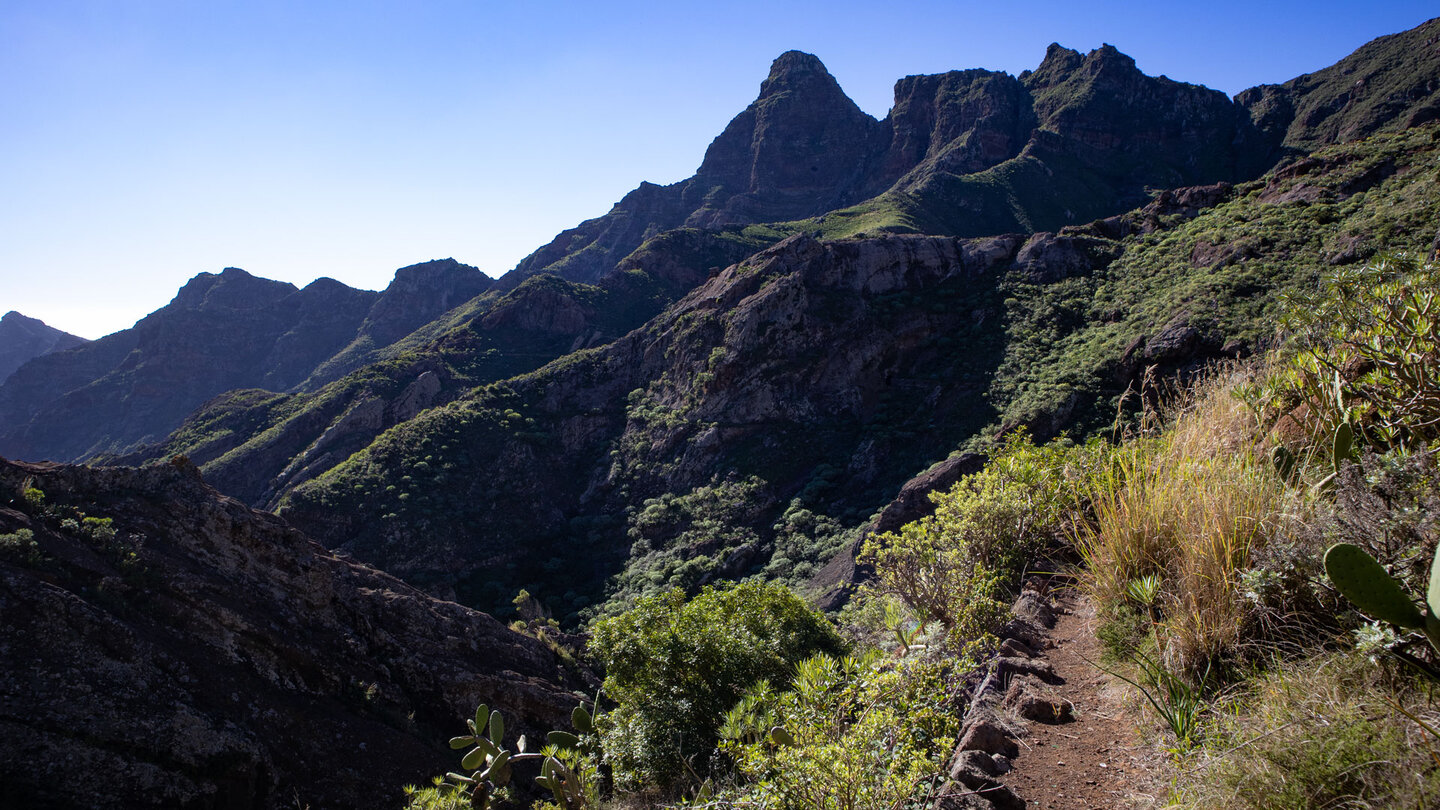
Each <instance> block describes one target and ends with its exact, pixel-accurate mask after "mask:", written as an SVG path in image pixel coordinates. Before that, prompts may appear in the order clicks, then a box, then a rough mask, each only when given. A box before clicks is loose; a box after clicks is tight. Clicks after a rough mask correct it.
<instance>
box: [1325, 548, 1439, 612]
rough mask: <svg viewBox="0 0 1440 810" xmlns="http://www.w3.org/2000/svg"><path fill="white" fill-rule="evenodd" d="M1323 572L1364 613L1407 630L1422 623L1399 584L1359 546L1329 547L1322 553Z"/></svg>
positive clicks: (1416, 609)
mask: <svg viewBox="0 0 1440 810" xmlns="http://www.w3.org/2000/svg"><path fill="white" fill-rule="evenodd" d="M1325 573H1327V574H1329V575H1330V580H1331V581H1332V582H1334V583H1335V587H1336V588H1337V589H1339V591H1340V593H1342V594H1344V595H1345V598H1346V599H1349V600H1350V601H1351V602H1352V603H1354V605H1355V607H1357V608H1359V609H1360V611H1361V612H1362V613H1364V614H1365V615H1367V616H1369V617H1371V618H1373V619H1379V620H1381V621H1385V622H1389V623H1391V624H1393V625H1396V626H1397V627H1404V628H1407V629H1418V628H1421V627H1424V626H1425V617H1424V615H1423V614H1421V613H1420V610H1419V609H1418V608H1416V607H1415V605H1414V603H1412V602H1411V601H1410V598H1409V597H1408V596H1406V595H1405V592H1404V591H1402V590H1400V584H1399V583H1397V582H1396V581H1395V580H1394V579H1393V578H1391V576H1390V575H1389V574H1388V573H1386V571H1385V569H1384V568H1383V567H1381V565H1380V563H1378V562H1376V561H1375V558H1374V557H1371V556H1370V555H1369V554H1367V553H1366V552H1365V550H1364V549H1362V548H1360V547H1359V546H1356V545H1351V544H1350V543H1336V544H1335V545H1333V546H1331V547H1330V550H1329V551H1326V552H1325Z"/></svg>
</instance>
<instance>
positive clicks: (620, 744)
mask: <svg viewBox="0 0 1440 810" xmlns="http://www.w3.org/2000/svg"><path fill="white" fill-rule="evenodd" d="M842 647H843V642H842V641H841V640H840V637H839V636H838V635H837V634H836V633H835V631H834V629H832V628H831V627H830V625H829V624H828V623H827V622H826V620H825V619H824V617H823V616H821V615H820V614H818V613H816V612H815V611H813V610H811V609H810V608H809V607H807V606H806V605H805V603H804V602H802V601H801V600H800V599H799V598H798V597H796V596H795V595H794V594H793V593H791V592H790V591H789V590H786V589H785V588H783V587H780V586H778V585H773V584H767V583H760V582H755V581H751V582H745V583H742V584H739V585H734V586H726V587H715V586H708V587H706V588H705V589H704V590H703V591H702V592H701V593H700V594H699V595H698V596H696V597H695V598H694V599H692V600H690V601H688V602H687V601H686V600H685V595H684V593H683V592H681V591H679V590H672V591H669V592H667V593H664V594H660V595H658V596H652V597H646V598H643V599H641V600H639V601H638V602H637V604H636V605H635V607H634V608H632V609H631V610H629V611H628V612H626V613H624V614H623V615H620V616H617V617H614V618H610V619H605V620H602V621H600V622H598V623H597V624H596V625H595V628H594V635H593V637H592V638H591V641H590V649H591V652H592V653H593V654H594V655H595V656H596V657H597V658H598V659H599V660H600V662H601V663H602V664H603V665H604V667H605V671H606V678H605V693H606V694H608V695H609V696H610V697H611V698H612V699H613V700H614V701H615V703H616V706H615V708H614V710H613V711H610V712H608V713H606V714H605V715H604V716H603V722H602V723H601V730H602V736H603V748H604V751H605V758H606V760H607V761H608V762H609V763H610V765H611V766H612V768H613V770H614V776H615V781H616V783H617V785H618V786H620V787H622V788H626V789H630V788H637V787H639V786H641V785H657V786H660V787H668V786H671V785H674V784H675V783H676V782H677V781H679V780H680V779H681V778H682V777H683V776H684V775H685V774H686V773H687V771H692V770H693V771H694V772H695V773H703V772H705V771H707V770H708V768H709V759H710V756H711V753H712V752H713V751H714V749H715V743H716V741H717V739H718V737H717V729H718V727H719V725H720V721H721V718H722V717H723V716H724V714H725V712H726V711H728V710H729V709H730V708H731V707H732V706H734V704H735V702H736V701H737V700H738V699H739V698H740V696H741V695H742V694H743V693H744V692H745V690H746V689H748V688H749V687H750V686H751V685H752V684H754V683H756V682H757V681H760V680H768V681H770V682H771V683H777V684H784V683H788V682H789V680H790V675H791V668H792V667H793V666H794V665H795V664H796V663H797V662H799V661H801V660H803V659H805V658H807V657H809V656H811V655H813V654H815V653H817V652H831V653H837V652H839V651H841V649H842Z"/></svg>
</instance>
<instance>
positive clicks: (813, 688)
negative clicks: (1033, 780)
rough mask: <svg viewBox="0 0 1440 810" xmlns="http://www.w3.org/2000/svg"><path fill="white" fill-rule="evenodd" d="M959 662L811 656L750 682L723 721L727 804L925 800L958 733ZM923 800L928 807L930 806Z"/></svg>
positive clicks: (857, 804)
mask: <svg viewBox="0 0 1440 810" xmlns="http://www.w3.org/2000/svg"><path fill="white" fill-rule="evenodd" d="M960 669H962V667H961V665H960V662H958V661H956V660H945V659H940V660H922V659H918V658H908V659H905V660H903V661H889V660H886V659H884V658H881V657H880V656H878V655H876V654H874V653H872V654H870V655H866V656H846V657H843V658H834V657H831V656H827V655H817V656H813V657H811V658H809V659H807V660H805V661H802V662H801V663H800V664H799V665H797V666H796V668H795V678H794V682H793V687H792V688H791V689H789V690H786V691H782V692H777V691H776V690H774V689H772V688H771V687H770V685H769V684H768V683H761V684H757V685H756V686H755V687H754V688H752V689H751V690H750V691H749V692H747V693H746V695H745V697H744V698H742V699H741V701H740V702H739V703H738V704H736V706H735V708H734V709H732V710H731V711H730V712H729V713H728V714H727V715H726V720H725V723H724V724H723V725H722V732H721V733H722V736H723V737H724V738H725V741H724V743H723V747H724V750H725V751H726V753H727V754H729V755H730V756H731V757H733V759H734V760H735V763H736V766H737V770H738V771H739V773H740V775H741V776H742V777H743V778H744V779H745V780H747V782H746V784H744V785H743V786H741V787H739V788H738V789H736V790H735V791H734V793H735V794H736V795H735V796H734V797H733V805H734V806H762V807H777V808H834V809H835V810H852V809H853V810H860V809H861V808H872V807H899V806H903V805H906V804H907V803H910V802H918V801H921V800H925V799H927V798H929V794H930V793H931V791H932V790H933V788H934V787H935V786H936V784H937V783H938V782H937V780H936V779H935V778H934V777H935V776H936V775H937V774H939V773H940V772H941V770H942V769H943V763H944V758H945V757H946V756H948V754H949V753H950V750H951V748H952V747H953V744H954V737H955V735H956V734H957V733H958V732H959V716H960V712H959V711H958V709H959V705H958V704H959V703H960V702H961V701H962V698H961V697H960V693H961V691H962V689H961V686H960V684H959V679H958V678H957V677H955V676H956V673H957V672H958V671H959V670H960ZM923 806H929V805H928V804H926V805H923Z"/></svg>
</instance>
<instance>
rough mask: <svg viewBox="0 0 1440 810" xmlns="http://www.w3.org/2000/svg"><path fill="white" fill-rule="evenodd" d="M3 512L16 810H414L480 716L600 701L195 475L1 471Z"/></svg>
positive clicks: (1, 708) (515, 717)
mask: <svg viewBox="0 0 1440 810" xmlns="http://www.w3.org/2000/svg"><path fill="white" fill-rule="evenodd" d="M26 490H30V491H31V492H32V494H31V495H30V496H29V497H25V496H24V495H23V492H24V491H26ZM0 493H3V494H0V538H3V540H4V542H0V611H3V614H4V616H5V621H4V622H3V623H0V731H3V733H0V803H3V804H4V805H5V806H6V807H27V808H62V807H64V808H68V807H93V808H133V807H167V808H182V807H183V808H216V807H227V808H256V809H257V810H259V809H260V808H280V807H295V806H297V805H298V806H304V807H310V808H313V810H322V808H342V807H343V808H377V809H378V808H393V807H398V806H400V804H401V803H402V801H403V799H402V796H401V787H402V786H403V785H405V784H407V783H420V782H424V781H426V780H428V778H429V777H430V776H431V775H434V774H437V773H441V772H443V771H444V769H446V768H447V767H454V755H453V753H451V752H449V751H447V750H445V748H444V746H443V743H442V741H443V740H444V739H446V738H448V737H449V736H452V735H453V734H454V733H456V731H457V730H458V729H457V727H458V728H461V729H463V720H464V718H465V717H468V716H470V715H471V714H472V713H473V712H474V710H475V706H476V705H477V704H479V703H481V702H485V703H488V704H489V705H491V706H495V707H499V708H502V710H503V711H505V713H506V714H507V716H508V718H509V720H510V721H511V727H512V728H517V729H518V730H519V731H520V732H524V731H527V730H528V731H531V732H532V733H533V732H534V731H535V730H543V729H548V728H552V727H555V726H556V725H558V724H560V723H563V720H564V718H566V717H568V713H569V711H570V709H571V708H573V706H574V703H575V700H574V698H573V697H572V694H571V693H569V692H568V691H567V689H569V688H586V687H587V684H586V683H584V682H583V681H577V680H574V679H573V677H572V676H571V675H570V674H569V673H567V671H566V670H565V669H564V667H563V666H562V663H561V661H560V660H559V659H558V658H557V656H556V654H555V653H554V652H553V651H552V650H551V649H549V648H547V647H546V646H545V645H544V644H542V643H541V642H539V641H536V640H534V639H532V638H528V637H525V636H522V635H519V634H517V633H515V632H512V631H510V630H509V629H507V628H506V627H505V626H504V625H502V624H500V623H499V622H498V621H496V620H494V619H493V618H491V617H490V616H487V615H485V614H482V613H477V612H475V611H472V610H468V609H466V608H463V607H461V606H459V605H456V604H454V603H450V602H442V601H439V600H436V599H434V598H432V597H429V596H426V595H425V594H422V593H420V592H418V591H416V590H414V589H413V588H410V587H408V586H406V585H404V584H402V583H401V582H399V581H398V580H396V579H394V578H393V577H390V576H388V575H386V574H382V573H380V572H378V571H376V570H374V569H372V568H367V567H365V566H363V565H359V564H356V563H354V562H351V561H347V560H344V559H341V558H338V557H336V556H334V555H333V554H331V553H329V552H327V551H325V550H324V549H323V548H321V547H320V546H319V545H317V544H316V543H314V542H312V541H311V540H309V539H308V538H306V537H305V536H304V535H302V534H300V533H299V532H297V531H295V530H294V529H292V528H291V527H289V526H287V525H286V524H285V523H284V522H283V521H281V520H279V519H277V518H275V517H274V516H273V515H267V514H263V513H258V512H253V511H251V510H250V509H248V508H246V507H245V506H243V505H242V504H240V503H239V502H237V501H234V500H231V499H229V498H225V497H223V496H221V495H219V494H218V493H216V492H215V491H214V490H212V489H210V488H209V487H207V486H205V485H204V484H203V483H201V482H200V479H199V476H198V475H196V474H195V472H194V469H193V468H184V467H176V466H173V465H157V466H154V467H149V468H146V469H142V470H136V469H121V468H103V469H95V468H84V467H60V466H56V465H32V464H12V463H10V462H6V461H4V460H0ZM40 493H43V495H42V494H40ZM511 733H512V734H513V733H516V732H511ZM77 768H79V769H82V770H87V771H91V772H94V773H103V774H104V775H105V776H104V779H103V780H101V781H100V782H97V781H96V780H93V779H79V778H76V776H75V774H76V770H77Z"/></svg>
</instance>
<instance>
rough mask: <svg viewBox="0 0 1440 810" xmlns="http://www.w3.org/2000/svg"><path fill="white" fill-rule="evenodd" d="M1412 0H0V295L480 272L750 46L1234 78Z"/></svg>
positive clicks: (887, 82)
mask: <svg viewBox="0 0 1440 810" xmlns="http://www.w3.org/2000/svg"><path fill="white" fill-rule="evenodd" d="M1436 13H1437V11H1436V9H1435V7H1433V5H1432V4H1430V3H1420V2H1387V3H1367V4H1364V5H1363V6H1362V4H1359V3H1341V2H1328V3H1327V2H1315V3H1295V2H1272V3H1259V2H1253V0H1252V2H1245V3H1238V2H1207V3H1184V4H1177V3H1167V2H1155V1H1153V0H1152V2H1145V3H1122V2H1116V3H1105V2H1092V3H1075V2H1065V3H1052V2H1029V3H1024V4H999V3H994V2H989V3H971V2H949V3H944V2H903V0H902V1H900V2H891V3H887V4H882V3H873V2H872V3H852V2H826V3H801V2H783V0H772V2H736V3H721V2H714V3H706V4H684V3H675V2H669V3H652V2H626V1H625V0H612V2H605V3H595V2H584V3H565V2H543V1H542V0H532V2H525V3H518V2H517V3H511V2H478V1H472V2H459V1H458V0H443V1H440V2H425V0H410V2H403V3H402V2H389V0H347V1H346V2H303V1H302V0H289V1H288V2H275V1H272V0H246V2H232V1H231V0H90V1H89V2H80V1H78V0H38V1H37V0H5V2H4V3H0V110H3V113H0V188H3V189H4V194H3V197H0V312H3V311H6V310H10V309H15V310H19V311H21V312H23V313H25V314H26V315H30V316H32V317H37V318H41V319H42V320H45V321H46V322H47V323H50V324H51V325H54V326H57V327H59V328H62V329H65V330H67V331H71V332H75V333H77V334H80V335H83V336H85V337H91V338H94V337H99V336H101V335H103V334H107V333H109V332H112V331H115V330H117V329H122V328H125V327H127V326H129V325H130V324H132V323H134V322H135V321H136V320H137V319H139V318H140V317H142V316H144V315H145V314H146V313H148V312H151V311H153V310H155V309H157V308H159V307H161V306H163V305H164V304H165V303H166V302H167V301H169V300H170V298H171V297H173V296H174V294H175V291H176V290H177V289H178V288H179V287H180V286H181V285H182V284H183V283H184V282H185V281H186V280H187V279H189V278H190V277H192V276H193V275H195V274H196V273H199V272H204V271H208V272H218V271H220V270H221V269H222V268H224V267H228V266H235V267H242V268H244V269H246V270H248V271H250V272H252V273H254V274H256V275H260V276H265V277H267V278H276V279H283V280H286V281H290V282H293V283H295V284H297V285H300V286H303V285H304V284H306V283H309V282H310V281H312V280H314V279H315V278H318V277H320V276H330V277H332V278H336V279H339V280H340V281H343V282H345V283H346V284H349V285H351V286H354V287H362V288H367V289H381V288H383V287H384V286H385V285H386V284H387V283H388V282H389V280H390V277H391V276H392V275H393V273H394V271H395V269H396V268H398V267H401V266H403V265H406V264H412V263H414V262H419V261H425V260H428V259H432V258H443V257H446V256H454V257H455V258H457V259H459V260H461V261H464V262H468V263H470V264H474V265H476V266H478V267H480V268H481V269H482V270H484V271H485V272H487V273H489V274H491V275H496V276H498V275H500V274H502V273H504V272H505V271H506V270H508V269H510V268H511V267H513V266H514V264H515V263H516V262H517V261H519V259H521V258H522V257H523V256H525V255H526V254H528V253H529V252H530V251H532V250H533V249H535V248H536V247H539V246H540V245H542V244H544V243H545V242H547V241H548V240H549V239H550V238H551V237H552V236H554V235H555V234H556V233H557V232H559V231H560V230H563V229H564V228H567V227H570V226H572V225H574V224H576V223H578V222H580V221H581V220H583V219H587V218H590V217H594V216H598V215H600V214H603V213H605V212H606V211H607V210H609V208H610V206H611V205H612V204H613V203H614V202H615V201H617V200H618V199H620V197H621V196H623V195H624V194H625V192H627V191H629V190H630V189H631V188H633V187H635V186H636V185H637V184H638V183H639V182H640V181H642V180H649V181H651V182H656V183H670V182H674V181H677V180H681V179H683V178H685V177H688V176H689V175H690V174H691V173H693V172H694V170H695V168H696V167H697V166H698V165H699V163H700V160H701V158H702V157H703V155H704V152H705V147H706V146H707V145H709V143H710V141H711V139H713V138H714V137H715V136H716V135H717V134H719V132H720V131H721V129H722V128H723V127H724V125H725V123H726V122H727V121H728V120H729V119H730V118H731V117H732V116H734V115H735V114H736V113H737V112H739V111H740V110H741V109H743V108H744V106H745V105H746V104H747V103H749V102H750V100H751V99H753V98H754V96H755V94H756V92H757V91H758V89H759V86H760V82H761V80H762V79H764V77H765V75H766V73H767V71H768V69H769V65H770V61H771V60H772V59H773V58H774V57H775V56H777V55H778V54H780V53H781V52H783V51H785V50H788V49H791V48H795V49H799V50H804V51H809V52H811V53H814V54H816V55H818V56H819V57H820V58H821V60H822V61H824V63H825V64H826V66H827V67H828V68H829V69H830V72H831V73H832V74H834V75H835V77H836V78H837V79H838V80H839V82H840V84H841V86H842V87H843V88H844V89H845V90H846V92H847V93H849V95H850V96H851V98H853V99H855V101H856V102H857V103H858V104H859V105H860V106H861V107H862V108H863V109H865V110H866V111H867V112H869V113H870V114H872V115H874V116H876V117H883V116H884V115H885V113H886V112H887V110H888V109H889V105H890V102H891V100H892V95H891V93H892V89H893V85H894V82H895V80H896V79H898V78H900V77H902V76H905V75H908V74H916V73H937V72H942V71H945V70H954V69H961V68H969V67H985V68H990V69H995V70H1005V71H1008V72H1011V73H1018V72H1020V71H1022V70H1025V69H1027V68H1033V67H1034V66H1035V65H1036V64H1038V63H1039V61H1040V59H1041V58H1042V57H1043V56H1044V52H1045V47H1046V46H1047V45H1048V44H1049V43H1050V42H1053V41H1058V42H1060V43H1061V44H1063V45H1066V46H1068V47H1072V48H1076V49H1078V50H1081V51H1088V50H1091V49H1093V48H1097V47H1099V46H1100V45H1101V44H1102V43H1107V42H1108V43H1110V44H1113V45H1115V46H1116V47H1117V48H1119V49H1120V50H1121V51H1124V52H1125V53H1127V54H1129V55H1131V56H1132V57H1134V58H1135V60H1136V62H1137V63H1138V65H1139V67H1140V69H1141V70H1144V71H1145V72H1147V73H1151V74H1165V75H1168V76H1169V77H1170V78H1172V79H1176V80H1180V81H1187V82H1194V83H1197V84H1205V85H1208V86H1210V87H1214V88H1216V89H1219V90H1223V91H1225V92H1226V93H1230V94H1232V95H1233V94H1234V93H1237V92H1239V91H1240V90H1243V89H1245V88H1246V87H1250V86H1252V85H1255V84H1259V83H1265V82H1281V81H1285V80H1288V79H1290V78H1292V77H1294V76H1296V75H1298V74H1300V73H1304V72H1308V71H1313V70H1317V69H1319V68H1322V67H1324V66H1326V65H1329V64H1331V63H1333V62H1335V61H1336V60H1338V59H1340V58H1342V57H1343V56H1345V55H1346V54H1348V53H1350V52H1351V51H1353V50H1354V49H1355V48H1357V47H1359V46H1360V45H1362V44H1364V43H1365V42H1367V41H1369V40H1370V39H1373V38H1374V37H1376V36H1380V35H1383V34H1388V33H1395V32H1398V31H1401V30H1405V29H1407V28H1411V27H1414V26H1415V25H1418V24H1419V23H1421V22H1423V21H1424V20H1426V19H1428V18H1429V17H1431V16H1434V15H1435V14H1436Z"/></svg>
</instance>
